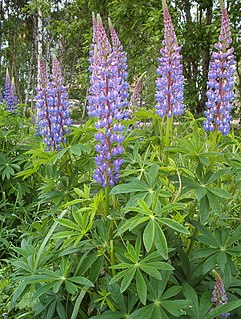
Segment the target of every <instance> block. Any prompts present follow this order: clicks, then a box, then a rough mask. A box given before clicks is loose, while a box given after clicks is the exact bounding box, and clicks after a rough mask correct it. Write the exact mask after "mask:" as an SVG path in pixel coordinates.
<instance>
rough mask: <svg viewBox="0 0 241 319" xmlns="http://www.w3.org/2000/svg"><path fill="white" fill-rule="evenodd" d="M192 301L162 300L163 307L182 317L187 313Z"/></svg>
mask: <svg viewBox="0 0 241 319" xmlns="http://www.w3.org/2000/svg"><path fill="white" fill-rule="evenodd" d="M190 304H191V303H190V301H187V300H162V301H161V305H162V307H163V308H164V309H165V310H167V311H168V312H169V313H170V314H171V315H173V316H175V317H180V316H181V315H183V314H185V308H187V307H188V306H190Z"/></svg>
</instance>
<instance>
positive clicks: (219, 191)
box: [208, 188, 232, 199]
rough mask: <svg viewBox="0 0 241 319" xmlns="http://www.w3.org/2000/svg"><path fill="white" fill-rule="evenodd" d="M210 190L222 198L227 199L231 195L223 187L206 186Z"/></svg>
mask: <svg viewBox="0 0 241 319" xmlns="http://www.w3.org/2000/svg"><path fill="white" fill-rule="evenodd" d="M208 190H209V191H210V192H212V193H213V194H214V195H216V196H218V197H220V198H224V199H229V198H232V195H231V194H230V193H229V192H227V191H226V190H225V189H222V188H208Z"/></svg>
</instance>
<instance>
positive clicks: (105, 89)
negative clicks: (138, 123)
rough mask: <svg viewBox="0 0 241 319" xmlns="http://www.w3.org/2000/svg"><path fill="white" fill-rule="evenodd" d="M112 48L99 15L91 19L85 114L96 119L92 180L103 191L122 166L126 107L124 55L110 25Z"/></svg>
mask: <svg viewBox="0 0 241 319" xmlns="http://www.w3.org/2000/svg"><path fill="white" fill-rule="evenodd" d="M109 25H110V34H111V40H112V44H111V43H110V42H109V39H108V37H107V35H106V32H105V29H104V26H103V23H102V20H101V17H100V15H97V18H96V17H95V16H93V44H92V50H91V52H90V64H91V65H90V71H91V77H90V83H91V87H90V89H89V97H88V100H89V105H88V114H89V116H90V117H96V118H97V119H98V121H97V122H96V123H95V126H96V128H97V129H98V133H97V134H96V135H95V138H96V139H97V141H98V144H97V146H96V151H97V152H98V153H99V154H98V155H97V156H96V157H95V162H96V165H97V168H96V169H95V172H94V179H95V180H96V181H97V182H98V183H99V184H100V185H102V186H103V187H104V188H106V187H107V186H114V184H115V183H116V182H118V181H119V170H120V167H121V165H122V164H123V160H122V158H121V157H120V155H122V154H123V151H124V149H123V147H122V146H121V143H122V142H123V137H122V136H121V132H122V131H123V129H124V127H123V125H122V124H121V122H120V121H121V119H123V117H124V115H125V108H126V106H127V104H128V102H127V98H128V83H127V71H126V70H127V65H126V53H125V52H124V51H123V48H122V46H121V43H120V41H119V38H118V36H117V33H116V31H115V29H114V28H113V26H112V24H111V22H110V21H109Z"/></svg>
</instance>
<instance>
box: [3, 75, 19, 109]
mask: <svg viewBox="0 0 241 319" xmlns="http://www.w3.org/2000/svg"><path fill="white" fill-rule="evenodd" d="M4 98H5V101H6V104H7V110H8V111H9V112H13V113H15V114H17V104H18V100H17V95H16V88H15V83H14V80H12V81H11V78H10V74H9V71H8V69H7V71H6V80H5V86H4Z"/></svg>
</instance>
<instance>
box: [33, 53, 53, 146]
mask: <svg viewBox="0 0 241 319" xmlns="http://www.w3.org/2000/svg"><path fill="white" fill-rule="evenodd" d="M48 85H49V76H48V73H47V70H46V66H45V63H44V59H43V58H40V61H39V74H38V87H37V95H36V97H35V100H36V107H37V120H36V121H37V122H36V125H37V132H38V133H39V134H40V135H41V136H42V137H43V142H44V143H45V145H46V150H47V151H49V150H50V148H51V146H53V145H52V143H51V142H52V129H51V122H50V119H49V107H48Z"/></svg>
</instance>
